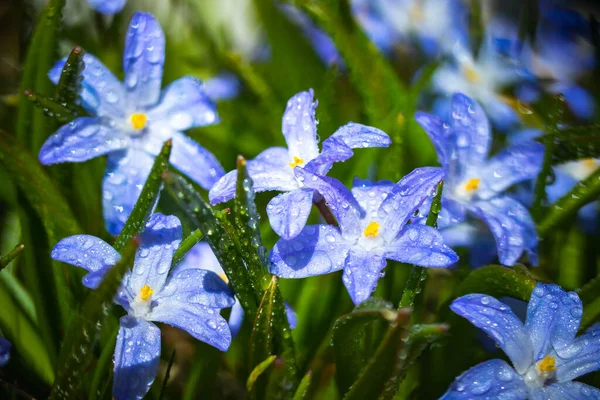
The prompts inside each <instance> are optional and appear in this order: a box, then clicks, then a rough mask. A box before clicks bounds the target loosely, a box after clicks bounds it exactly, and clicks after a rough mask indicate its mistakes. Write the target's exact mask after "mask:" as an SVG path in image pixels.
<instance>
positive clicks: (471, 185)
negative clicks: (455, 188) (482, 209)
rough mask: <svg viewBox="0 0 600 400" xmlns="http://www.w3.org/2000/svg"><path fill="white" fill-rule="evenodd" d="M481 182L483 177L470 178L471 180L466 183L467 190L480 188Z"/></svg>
mask: <svg viewBox="0 0 600 400" xmlns="http://www.w3.org/2000/svg"><path fill="white" fill-rule="evenodd" d="M479 182H481V179H479V178H471V179H469V181H468V182H467V183H466V184H465V190H466V191H467V192H469V191H474V190H477V189H478V188H479Z"/></svg>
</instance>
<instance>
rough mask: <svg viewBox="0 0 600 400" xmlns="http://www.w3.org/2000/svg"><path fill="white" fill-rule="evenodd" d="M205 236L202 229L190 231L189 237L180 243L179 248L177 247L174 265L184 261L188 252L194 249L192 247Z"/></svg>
mask: <svg viewBox="0 0 600 400" xmlns="http://www.w3.org/2000/svg"><path fill="white" fill-rule="evenodd" d="M203 237H204V235H203V234H202V231H201V230H200V229H196V230H195V231H194V232H192V233H190V235H189V236H188V237H186V238H185V239H183V241H182V242H181V244H180V245H179V248H177V250H176V251H175V254H174V255H173V262H172V264H173V267H175V266H176V265H178V264H179V263H180V262H181V261H183V259H184V258H185V256H186V255H187V253H188V252H189V251H190V250H191V249H192V247H194V246H195V245H196V244H197V243H198V242H199V241H201V240H202V238H203Z"/></svg>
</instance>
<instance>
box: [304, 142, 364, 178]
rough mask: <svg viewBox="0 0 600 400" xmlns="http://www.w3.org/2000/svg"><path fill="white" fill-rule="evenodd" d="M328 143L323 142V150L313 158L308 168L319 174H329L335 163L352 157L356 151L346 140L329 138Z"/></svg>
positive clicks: (307, 165)
mask: <svg viewBox="0 0 600 400" xmlns="http://www.w3.org/2000/svg"><path fill="white" fill-rule="evenodd" d="M326 142H327V144H326V145H325V143H324V144H323V151H322V152H321V154H319V155H318V156H317V157H316V158H313V159H312V160H311V161H310V162H309V163H308V164H306V167H305V168H306V169H307V170H308V171H310V172H312V173H315V174H319V175H327V173H328V172H329V170H330V169H331V167H333V164H335V163H336V162H342V161H346V160H348V159H350V158H351V157H352V156H353V155H354V153H353V152H352V149H351V148H350V147H348V146H347V145H346V144H345V143H344V142H342V141H341V140H339V139H335V138H329V139H327V140H326Z"/></svg>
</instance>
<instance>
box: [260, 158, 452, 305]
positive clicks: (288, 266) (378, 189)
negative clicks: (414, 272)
mask: <svg viewBox="0 0 600 400" xmlns="http://www.w3.org/2000/svg"><path fill="white" fill-rule="evenodd" d="M295 173H296V176H297V177H298V179H299V180H300V182H302V183H303V184H304V187H306V188H309V189H313V190H316V191H318V192H319V193H321V194H322V195H323V197H324V198H325V200H326V201H327V204H328V205H329V207H330V209H331V211H332V213H333V214H334V215H335V217H336V219H337V221H338V223H339V227H335V226H331V225H316V226H306V227H305V228H304V229H302V231H301V232H300V233H299V234H298V235H297V236H296V237H294V238H293V239H291V240H286V239H280V240H279V241H278V242H277V243H276V244H275V247H274V248H273V250H272V251H271V253H270V260H271V263H272V264H271V273H273V274H275V275H277V276H280V277H282V278H306V277H308V276H315V275H322V274H327V273H330V272H335V271H339V270H341V269H343V270H344V275H343V281H344V285H345V286H346V288H347V289H348V293H349V294H350V297H351V298H352V301H354V303H355V304H359V303H361V302H363V301H364V300H366V299H367V298H368V297H369V296H370V295H371V293H372V292H373V290H375V287H376V285H377V282H378V280H379V278H380V276H381V271H382V270H383V268H384V267H385V265H386V260H387V259H391V260H395V261H399V262H405V263H410V264H416V265H420V266H424V267H447V266H448V265H451V264H453V263H455V262H456V261H457V260H458V256H457V255H456V253H455V252H454V251H452V250H451V249H450V248H449V247H447V246H446V245H444V242H443V239H442V236H441V235H440V233H439V232H438V231H437V230H436V229H434V228H432V227H429V226H424V225H419V224H410V225H405V224H406V222H408V220H409V219H410V217H411V216H412V214H413V213H414V211H415V210H417V209H418V208H419V206H420V205H421V204H422V203H423V202H424V201H425V200H426V199H429V198H431V196H432V194H433V192H434V191H435V188H436V186H437V184H438V182H439V181H440V180H441V179H442V178H443V176H444V171H443V170H442V169H440V168H419V169H416V170H414V171H413V172H412V173H410V174H409V175H407V176H405V177H404V178H403V179H402V180H401V181H400V182H398V184H396V185H394V184H393V183H392V182H388V181H382V182H376V183H371V182H368V181H360V180H357V181H355V184H354V187H353V188H352V192H350V191H349V190H348V189H347V188H346V187H345V186H343V185H342V184H341V183H340V182H339V181H337V180H335V179H333V178H329V177H323V176H319V175H317V174H314V173H312V172H309V171H308V170H307V169H306V168H296V169H295Z"/></svg>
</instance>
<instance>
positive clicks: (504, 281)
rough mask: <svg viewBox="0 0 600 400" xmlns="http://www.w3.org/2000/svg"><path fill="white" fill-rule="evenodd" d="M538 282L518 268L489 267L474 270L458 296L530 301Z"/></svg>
mask: <svg viewBox="0 0 600 400" xmlns="http://www.w3.org/2000/svg"><path fill="white" fill-rule="evenodd" d="M535 285H536V281H535V280H534V279H533V278H531V277H530V276H528V275H525V274H524V273H523V272H520V271H519V270H518V268H517V267H513V268H507V267H503V266H501V265H487V266H485V267H482V268H478V269H475V270H473V271H472V272H471V273H470V274H469V275H468V276H467V277H466V278H465V280H464V281H462V283H461V284H460V286H459V288H458V296H463V295H465V294H469V293H483V294H489V295H490V296H494V297H502V296H508V297H514V298H515V299H520V300H523V301H528V300H529V297H530V296H531V291H532V290H533V288H534V287H535Z"/></svg>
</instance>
